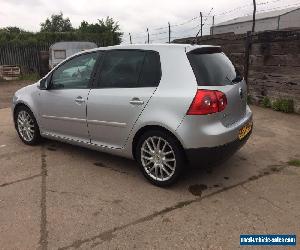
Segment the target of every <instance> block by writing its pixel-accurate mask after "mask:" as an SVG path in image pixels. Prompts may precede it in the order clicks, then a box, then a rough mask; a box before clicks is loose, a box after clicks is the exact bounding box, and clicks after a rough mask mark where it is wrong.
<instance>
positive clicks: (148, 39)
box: [147, 28, 150, 44]
mask: <svg viewBox="0 0 300 250" xmlns="http://www.w3.org/2000/svg"><path fill="white" fill-rule="evenodd" d="M147 41H148V44H149V42H150V37H149V29H148V28H147Z"/></svg>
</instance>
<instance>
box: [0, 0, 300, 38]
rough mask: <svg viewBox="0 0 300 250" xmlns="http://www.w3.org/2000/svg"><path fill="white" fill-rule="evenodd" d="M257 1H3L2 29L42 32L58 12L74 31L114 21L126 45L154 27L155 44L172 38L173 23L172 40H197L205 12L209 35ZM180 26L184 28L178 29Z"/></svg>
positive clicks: (275, 5)
mask: <svg viewBox="0 0 300 250" xmlns="http://www.w3.org/2000/svg"><path fill="white" fill-rule="evenodd" d="M256 1H257V11H258V12H263V11H267V10H274V9H280V8H285V7H294V6H300V0H256ZM252 3H253V0H210V1H203V0H202V1H201V0H185V1H184V0H180V1H179V0H164V1H162V0H105V1H103V0H88V1H87V0H85V1H84V0H0V27H6V26H18V27H20V28H23V29H25V30H27V31H34V32H36V31H39V29H40V23H41V22H43V21H45V19H46V18H47V17H50V16H51V14H53V13H55V14H56V13H59V12H63V14H64V17H69V18H70V20H71V23H72V25H73V27H78V26H79V25H80V23H81V21H82V20H85V21H88V22H97V19H102V18H105V17H106V16H110V17H112V18H113V19H114V20H116V21H118V22H119V24H120V27H121V31H122V32H124V36H123V40H124V43H127V42H129V34H128V33H131V36H132V40H133V42H135V43H144V42H145V40H146V29H147V28H149V34H150V41H151V42H166V41H167V40H168V38H167V37H168V28H167V26H168V22H170V25H171V37H172V39H174V38H179V37H187V36H194V35H195V34H196V33H197V31H198V30H199V26H200V18H199V16H200V12H202V13H203V22H204V23H205V25H204V30H203V33H204V34H208V33H209V28H210V26H211V25H212V16H215V23H216V24H217V23H220V22H223V21H227V20H230V19H232V18H235V17H238V16H244V15H248V14H251V12H252V11H253V4H252ZM178 24H181V25H178Z"/></svg>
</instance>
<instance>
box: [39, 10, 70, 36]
mask: <svg viewBox="0 0 300 250" xmlns="http://www.w3.org/2000/svg"><path fill="white" fill-rule="evenodd" d="M67 31H73V27H72V24H71V21H70V19H69V18H68V17H67V18H64V17H63V13H62V12H60V13H59V14H53V15H51V17H50V19H49V18H47V19H46V21H45V22H44V23H41V32H67Z"/></svg>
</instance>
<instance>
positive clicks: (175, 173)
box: [136, 130, 185, 186]
mask: <svg viewBox="0 0 300 250" xmlns="http://www.w3.org/2000/svg"><path fill="white" fill-rule="evenodd" d="M136 156H137V160H138V161H139V164H140V168H141V170H142V172H143V174H144V176H145V177H146V178H147V179H148V180H149V181H150V182H151V183H153V184H154V185H157V186H169V185H172V184H174V183H175V182H176V181H177V180H178V178H179V176H180V174H181V172H182V169H183V166H184V163H185V161H184V153H183V149H182V147H181V146H180V144H179V143H178V141H177V140H176V139H175V138H174V137H173V136H172V135H170V134H169V133H167V132H163V131H159V130H157V131H149V132H146V133H145V134H143V135H142V136H141V138H140V140H139V142H138V144H137V148H136Z"/></svg>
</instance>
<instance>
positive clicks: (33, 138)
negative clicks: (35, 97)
mask: <svg viewBox="0 0 300 250" xmlns="http://www.w3.org/2000/svg"><path fill="white" fill-rule="evenodd" d="M14 120H15V127H16V129H17V132H18V135H19V137H20V139H21V140H22V141H23V142H24V143H25V144H27V145H36V144H38V143H39V142H40V140H41V135H40V130H39V126H38V124H37V122H36V119H35V117H34V115H33V113H32V112H31V110H30V109H29V108H28V107H26V106H20V107H17V110H16V112H15V117H14Z"/></svg>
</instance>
